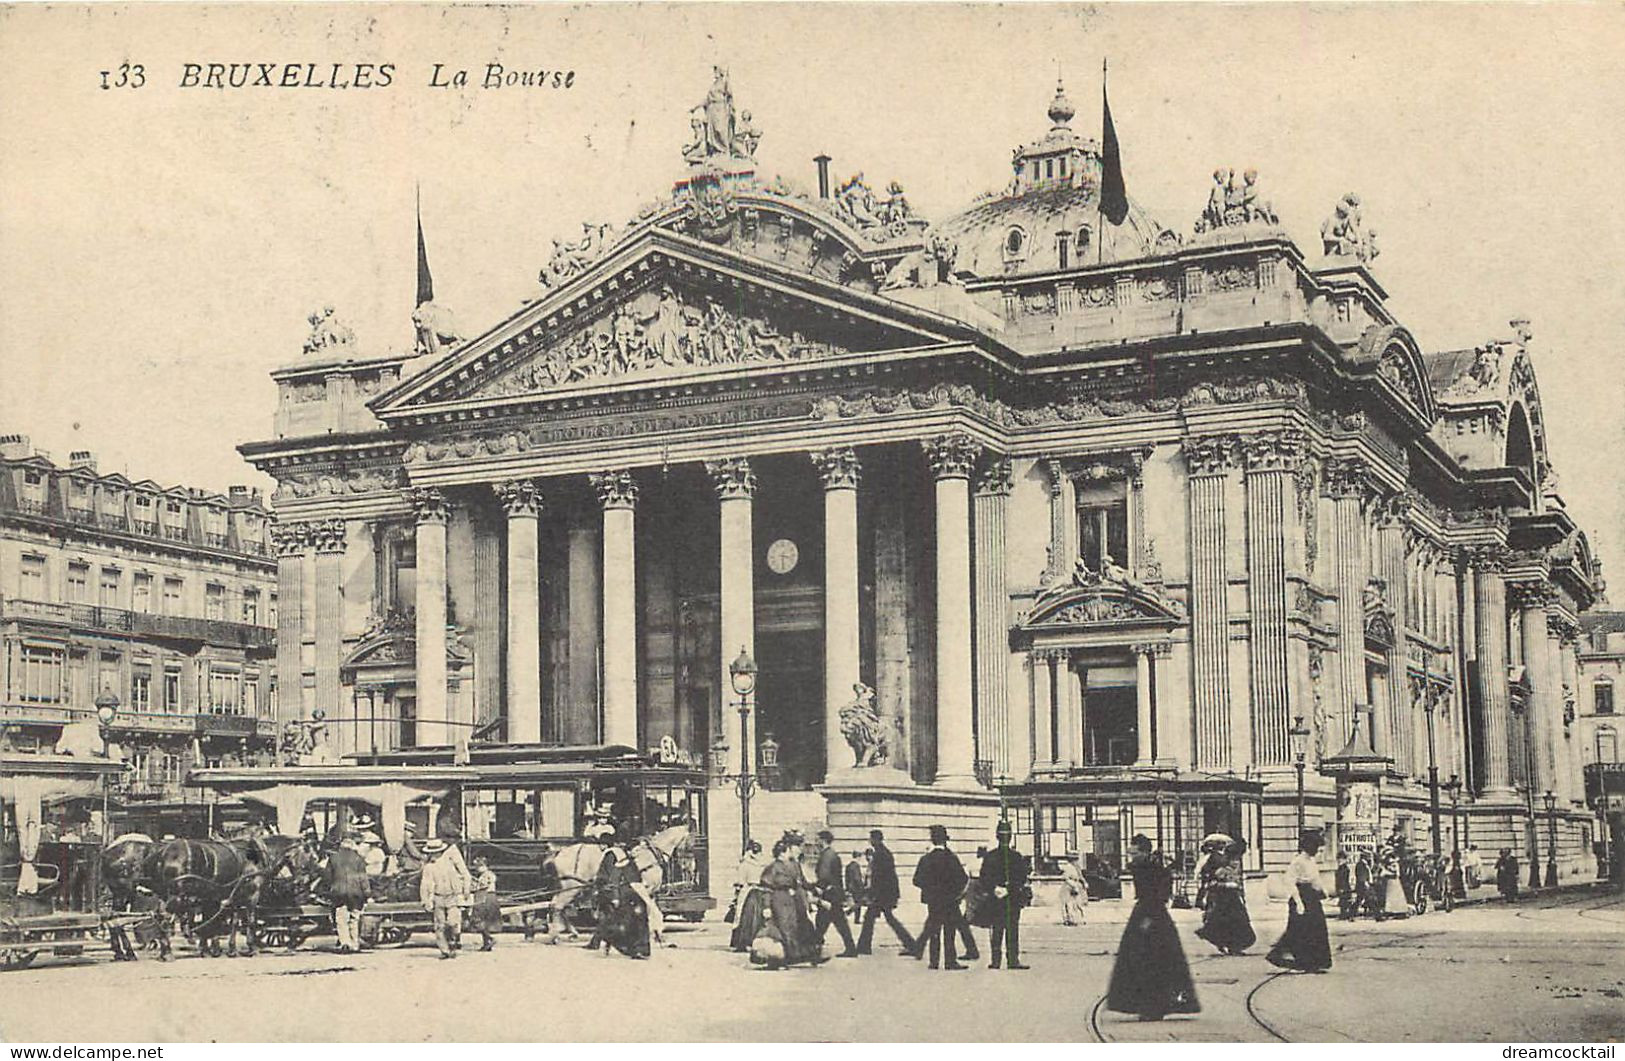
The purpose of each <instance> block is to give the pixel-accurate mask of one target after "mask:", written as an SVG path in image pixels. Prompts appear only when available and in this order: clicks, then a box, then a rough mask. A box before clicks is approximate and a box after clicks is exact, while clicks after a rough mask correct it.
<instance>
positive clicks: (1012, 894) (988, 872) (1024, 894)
mask: <svg viewBox="0 0 1625 1061" xmlns="http://www.w3.org/2000/svg"><path fill="white" fill-rule="evenodd" d="M1011 833H1012V830H1011V827H1010V822H1009V821H1008V820H1001V821H1000V822H999V824H998V827H997V828H996V829H995V830H994V833H993V835H994V836H995V837H996V838H997V840H998V845H999V846H997V847H995V848H994V849H993V850H992V851H989V852H988V853H987V857H985V858H983V859H982V869H981V872H980V873H979V874H978V875H977V880H978V882H979V883H980V884H981V886H982V893H983V895H984V896H985V898H984V899H983V902H985V903H987V907H988V912H989V914H990V915H991V918H992V924H991V925H990V926H989V928H988V933H989V941H988V942H989V944H990V945H991V946H992V948H993V960H992V961H991V962H989V963H988V968H989V969H997V968H998V967H999V957H1000V952H1001V951H1002V952H1003V953H1004V954H1006V955H1008V957H1009V959H1010V960H1009V963H1008V964H1006V965H1005V968H1006V969H1026V968H1028V966H1025V965H1023V964H1021V910H1022V907H1024V906H1027V905H1028V904H1029V903H1031V902H1032V901H1033V893H1032V885H1031V883H1030V878H1031V877H1032V871H1033V864H1032V861H1031V860H1030V859H1029V858H1028V857H1027V856H1026V855H1024V854H1022V853H1021V852H1020V851H1017V850H1016V849H1015V848H1013V847H1011V846H1010V836H1011ZM1007 943H1008V949H1007V948H1006V944H1007Z"/></svg>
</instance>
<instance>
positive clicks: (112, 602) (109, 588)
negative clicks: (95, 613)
mask: <svg viewBox="0 0 1625 1061" xmlns="http://www.w3.org/2000/svg"><path fill="white" fill-rule="evenodd" d="M122 583H123V578H122V572H120V571H119V569H118V568H116V567H104V568H102V581H101V592H100V594H99V596H98V597H97V600H98V602H99V603H100V604H101V606H102V607H104V608H117V607H118V591H119V586H120V585H121V584H122Z"/></svg>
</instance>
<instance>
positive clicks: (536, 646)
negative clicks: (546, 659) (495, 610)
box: [496, 479, 542, 744]
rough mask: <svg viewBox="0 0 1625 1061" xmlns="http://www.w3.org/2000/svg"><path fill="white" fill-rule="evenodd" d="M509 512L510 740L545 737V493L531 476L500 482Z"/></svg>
mask: <svg viewBox="0 0 1625 1061" xmlns="http://www.w3.org/2000/svg"><path fill="white" fill-rule="evenodd" d="M496 494H497V497H498V498H500V499H501V501H502V507H503V509H504V510H506V512H507V514H508V644H507V656H508V667H507V674H508V696H507V701H508V702H507V705H506V708H507V722H508V740H509V742H511V743H514V744H534V743H537V742H539V741H540V740H541V739H542V644H541V637H542V598H541V588H540V578H541V571H540V570H539V564H540V558H539V555H538V546H537V532H538V524H539V523H540V519H541V514H542V493H541V491H540V490H538V489H537V488H536V483H535V482H533V481H532V480H530V479H514V480H510V481H509V482H505V483H498V484H497V486H496Z"/></svg>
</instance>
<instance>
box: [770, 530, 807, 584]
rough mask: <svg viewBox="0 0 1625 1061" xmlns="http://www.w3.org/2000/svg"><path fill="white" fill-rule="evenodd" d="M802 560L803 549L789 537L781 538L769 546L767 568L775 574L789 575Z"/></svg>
mask: <svg viewBox="0 0 1625 1061" xmlns="http://www.w3.org/2000/svg"><path fill="white" fill-rule="evenodd" d="M800 560H801V550H800V549H797V548H796V543H795V542H793V541H791V540H790V539H789V538H780V539H779V540H778V541H776V542H774V543H773V544H772V545H769V546H768V547H767V569H768V570H769V571H771V572H773V573H774V574H775V575H788V574H789V573H790V572H792V571H794V570H795V569H796V564H797V562H799V561H800Z"/></svg>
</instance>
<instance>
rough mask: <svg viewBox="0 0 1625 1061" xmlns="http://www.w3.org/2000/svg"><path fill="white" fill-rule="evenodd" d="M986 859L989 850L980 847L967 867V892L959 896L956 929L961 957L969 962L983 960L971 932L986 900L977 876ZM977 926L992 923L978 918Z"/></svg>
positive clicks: (982, 926)
mask: <svg viewBox="0 0 1625 1061" xmlns="http://www.w3.org/2000/svg"><path fill="white" fill-rule="evenodd" d="M986 857H987V848H985V847H978V848H977V849H976V858H975V860H974V861H972V862H971V864H970V865H968V866H966V867H965V890H964V892H963V893H962V894H961V895H960V896H959V910H958V920H959V925H958V928H957V929H956V931H957V932H958V933H959V956H960V957H962V958H964V959H965V960H966V961H968V962H974V961H981V959H982V952H981V951H980V950H978V949H977V947H976V936H975V934H974V933H972V932H971V918H972V917H973V916H976V914H977V908H978V907H980V906H981V905H982V900H983V899H984V898H985V895H984V893H983V891H982V885H981V882H980V881H979V880H978V879H977V874H979V873H980V872H981V871H982V859H984V858H986ZM975 924H976V926H977V927H978V928H988V927H990V926H991V925H992V922H991V921H987V920H984V919H981V918H980V917H978V919H977V921H976V922H975Z"/></svg>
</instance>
